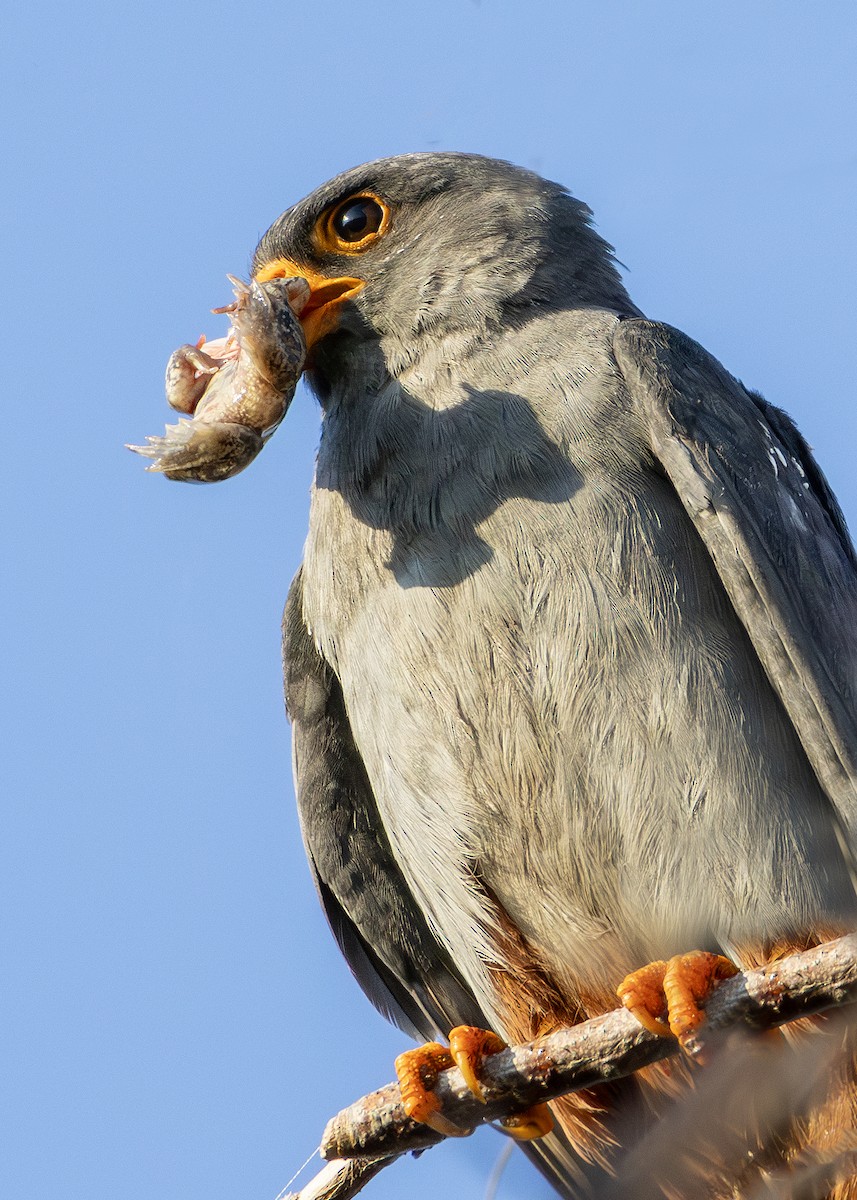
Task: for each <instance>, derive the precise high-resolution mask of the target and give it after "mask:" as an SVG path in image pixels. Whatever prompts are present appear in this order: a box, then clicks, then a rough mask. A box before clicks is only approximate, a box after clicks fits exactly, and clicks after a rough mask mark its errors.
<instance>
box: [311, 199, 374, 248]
mask: <svg viewBox="0 0 857 1200" xmlns="http://www.w3.org/2000/svg"><path fill="white" fill-rule="evenodd" d="M389 222H390V210H389V208H388V207H387V205H386V204H384V203H383V201H382V200H379V199H378V197H377V196H350V197H349V198H348V199H347V200H343V201H342V203H341V204H337V205H336V207H335V208H332V209H330V210H329V211H328V212H327V213H326V214H325V216H323V217H322V219H321V221H320V222H319V225H318V237H319V240H320V242H321V245H322V248H323V249H325V250H333V251H339V252H340V253H344V254H354V253H355V252H357V253H359V252H360V251H361V250H365V249H366V248H367V246H370V245H371V244H372V242H374V241H375V240H376V239H377V238H379V237H380V236H381V234H383V233H386V230H387V226H388V225H389Z"/></svg>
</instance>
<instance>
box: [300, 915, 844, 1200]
mask: <svg viewBox="0 0 857 1200" xmlns="http://www.w3.org/2000/svg"><path fill="white" fill-rule="evenodd" d="M853 1001H857V934H850V935H848V936H847V937H842V938H839V939H837V940H836V941H834V942H827V943H825V944H824V945H822V946H817V947H814V948H813V949H811V950H806V951H803V952H802V953H800V954H794V955H790V956H789V957H788V958H783V959H780V960H779V961H778V962H775V963H772V964H770V965H768V966H766V967H761V968H759V969H757V970H753V971H747V972H745V973H744V974H741V975H736V976H735V977H734V978H733V979H729V980H726V981H725V982H723V983H721V984H720V985H719V986H718V987H717V988H716V990H715V991H714V992H713V993H712V995H711V997H710V998H709V1001H708V1003H707V1005H706V1018H707V1020H706V1024H705V1027H704V1033H705V1038H706V1040H710V1039H711V1038H712V1037H713V1036H714V1035H716V1034H718V1033H724V1032H726V1031H727V1030H732V1029H736V1028H745V1029H746V1028H747V1027H748V1026H749V1027H751V1028H755V1029H769V1028H773V1027H775V1026H777V1025H782V1024H784V1023H785V1022H787V1021H793V1020H796V1019H797V1018H799V1017H807V1016H811V1015H813V1014H815V1013H819V1012H822V1011H823V1010H824V1009H828V1008H832V1007H836V1006H839V1005H843V1004H848V1003H851V1002H853ZM699 1048H700V1047H697V1049H699ZM678 1052H679V1048H678V1044H677V1042H675V1041H674V1040H673V1039H671V1038H660V1037H658V1036H657V1035H655V1034H653V1033H650V1032H649V1031H648V1030H646V1029H643V1028H642V1026H641V1025H640V1024H639V1023H638V1022H637V1021H636V1019H635V1018H634V1017H632V1016H631V1014H630V1013H629V1012H627V1011H626V1010H625V1009H621V1008H620V1009H616V1010H614V1011H613V1012H609V1013H606V1014H605V1015H604V1016H601V1017H596V1018H594V1019H593V1020H591V1021H585V1022H583V1023H582V1024H580V1025H575V1026H573V1027H572V1028H570V1029H563V1030H559V1031H558V1032H557V1033H554V1034H551V1035H550V1036H548V1037H545V1038H540V1039H538V1040H537V1041H535V1042H532V1043H528V1044H526V1045H522V1046H514V1047H510V1048H509V1049H508V1050H504V1051H502V1052H501V1053H499V1054H494V1055H492V1056H491V1057H489V1058H487V1059H486V1060H485V1063H484V1065H483V1069H482V1072H481V1079H482V1083H483V1088H484V1092H485V1099H486V1103H485V1104H482V1103H480V1101H479V1100H478V1099H477V1098H476V1097H475V1096H473V1094H472V1093H471V1092H470V1091H469V1089H468V1087H467V1085H466V1084H465V1082H464V1079H463V1077H462V1075H461V1072H460V1071H459V1070H458V1069H457V1068H456V1067H452V1068H450V1069H449V1070H448V1071H444V1072H443V1073H442V1074H441V1076H440V1078H439V1080H438V1084H437V1086H436V1088H435V1091H436V1093H437V1095H438V1097H439V1099H440V1100H441V1104H442V1111H443V1113H444V1116H446V1117H447V1118H448V1119H449V1120H451V1121H453V1122H455V1124H457V1125H460V1126H461V1127H462V1129H463V1130H468V1131H469V1130H471V1129H472V1128H474V1127H475V1126H476V1125H479V1124H483V1123H485V1122H487V1121H494V1120H497V1119H499V1118H500V1117H504V1116H508V1115H510V1114H511V1113H515V1112H518V1111H520V1110H522V1109H525V1108H528V1107H530V1105H533V1104H537V1103H540V1102H541V1101H543V1100H551V1099H553V1098H555V1097H556V1096H561V1095H564V1094H565V1093H567V1092H573V1091H577V1090H578V1089H580V1088H589V1087H592V1086H594V1085H596V1084H599V1083H606V1082H609V1081H611V1080H614V1079H618V1078H621V1077H622V1076H624V1075H630V1074H632V1073H633V1072H634V1071H636V1070H638V1069H639V1068H640V1067H643V1066H647V1065H648V1064H650V1063H654V1062H657V1061H659V1060H660V1059H663V1058H667V1057H669V1056H670V1055H673V1054H676V1053H678ZM440 1141H443V1138H442V1136H441V1135H440V1134H437V1133H435V1132H434V1131H433V1130H431V1129H428V1128H427V1127H426V1126H424V1125H419V1124H417V1123H416V1122H414V1121H412V1120H410V1118H409V1117H407V1116H406V1115H405V1111H404V1109H403V1108H402V1103H401V1096H400V1093H399V1088H398V1085H397V1084H388V1085H387V1087H384V1088H381V1090H380V1091H377V1092H373V1093H371V1094H370V1095H368V1096H364V1097H363V1098H362V1099H360V1100H358V1101H357V1102H356V1103H355V1104H352V1105H350V1106H349V1107H348V1108H346V1109H344V1110H343V1111H342V1112H340V1113H338V1114H337V1115H336V1116H335V1117H333V1118H332V1119H331V1120H330V1121H329V1122H328V1125H327V1128H326V1129H325V1131H324V1136H323V1138H322V1143H321V1153H322V1156H323V1157H324V1158H327V1159H329V1160H330V1159H335V1160H347V1161H345V1162H344V1163H340V1162H329V1163H328V1166H327V1167H326V1168H325V1169H324V1171H322V1172H321V1173H320V1175H319V1176H317V1178H316V1180H313V1181H312V1182H311V1183H310V1184H308V1185H307V1187H306V1188H304V1189H303V1191H301V1192H300V1193H297V1194H295V1195H293V1196H292V1197H288V1198H287V1200H350V1197H353V1196H355V1195H357V1193H358V1192H359V1191H360V1189H361V1188H362V1187H363V1185H364V1184H365V1183H366V1182H368V1180H369V1179H370V1178H371V1177H372V1176H373V1175H375V1174H377V1173H378V1171H379V1170H381V1169H382V1168H383V1167H384V1166H386V1165H388V1163H390V1162H392V1161H394V1159H395V1158H398V1157H399V1156H400V1155H401V1154H403V1153H405V1152H407V1151H412V1150H422V1149H425V1148H426V1147H428V1146H432V1145H435V1144H436V1143H438V1142H440ZM322 1176H324V1182H323V1184H322V1186H321V1187H318V1186H316V1185H317V1181H318V1180H321V1179H322ZM325 1188H326V1189H327V1190H324V1189H325Z"/></svg>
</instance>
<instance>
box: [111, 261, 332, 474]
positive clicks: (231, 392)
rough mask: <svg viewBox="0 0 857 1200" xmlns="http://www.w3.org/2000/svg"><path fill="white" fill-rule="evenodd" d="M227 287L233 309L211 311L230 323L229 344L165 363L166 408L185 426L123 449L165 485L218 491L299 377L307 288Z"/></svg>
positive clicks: (278, 416) (278, 414)
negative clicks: (141, 458)
mask: <svg viewBox="0 0 857 1200" xmlns="http://www.w3.org/2000/svg"><path fill="white" fill-rule="evenodd" d="M233 283H234V284H235V297H236V299H235V303H234V304H232V305H230V306H229V307H228V308H224V309H220V310H218V311H221V312H228V313H229V314H230V315H231V317H232V330H231V331H230V335H229V337H227V338H226V339H225V340H224V341H222V342H216V343H215V342H211V343H207V350H203V348H202V345H198V346H191V345H185V346H180V347H179V349H178V350H176V351H175V352H174V353H173V354H172V355H171V357H170V360H169V362H168V363H167V371H166V393H167V400H168V402H169V404H170V405H171V406H172V407H173V408H174V409H176V410H177V411H178V412H181V413H187V414H188V415H189V416H191V418H192V419H191V420H189V421H187V420H180V421H179V423H178V424H177V425H168V426H167V429H166V433H165V435H164V437H150V438H147V439H146V440H147V442H148V443H149V445H148V446H130V447H129V449H131V450H134V451H136V452H137V453H138V454H143V455H145V456H146V457H148V458H153V459H154V460H155V461H154V462H153V463H152V465H151V466H150V467H149V468H148V469H149V470H150V471H160V472H161V473H162V474H164V475H166V477H167V479H175V480H181V481H183V482H193V483H217V482H219V481H220V480H222V479H228V478H230V476H232V475H237V474H238V472H239V471H243V470H244V468H245V467H246V466H248V465H249V464H250V463H251V462H252V461H253V459H254V458H255V457H256V455H257V454H258V453H259V451H260V450H261V449H262V447H263V446H264V444H265V442H266V441H267V439H268V438H269V437H270V436H271V434H272V433H273V432H274V430H275V429H276V428H277V426H278V425H279V423H280V422H281V421H282V419H283V417H284V416H285V414H286V410H287V409H288V407H289V404H290V402H291V399H292V396H293V395H294V391H295V387H296V386H297V382H298V379H299V378H300V375H301V372H302V370H303V366H304V360H305V358H306V342H305V339H304V335H303V330H302V329H301V325H300V322H299V321H298V316H299V314H300V312H301V311H302V309H303V307H304V305H305V304H306V302H307V299H308V298H309V286H308V284H307V283H306V281H305V280H303V279H273V280H270V281H269V282H267V283H258V282H256V281H255V280H254V281H253V282H252V283H251V284H250V285H249V287H248V286H247V285H246V284H244V283H241V281H240V280H236V279H233Z"/></svg>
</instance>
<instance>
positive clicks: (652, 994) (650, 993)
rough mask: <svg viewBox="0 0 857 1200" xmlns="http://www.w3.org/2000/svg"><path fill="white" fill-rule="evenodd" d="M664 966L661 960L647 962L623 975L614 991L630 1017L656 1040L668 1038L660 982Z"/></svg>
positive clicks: (665, 1010) (665, 1007)
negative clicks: (655, 1036) (631, 1015)
mask: <svg viewBox="0 0 857 1200" xmlns="http://www.w3.org/2000/svg"><path fill="white" fill-rule="evenodd" d="M666 971H667V964H666V963H665V962H663V961H662V960H661V959H658V960H657V962H650V963H648V964H647V965H646V966H645V967H640V969H639V970H638V971H632V972H631V974H630V975H626V976H625V978H624V979H623V980H622V982H621V983H620V984H619V986H618V987H617V988H616V995H617V996H618V997H619V999H620V1000H621V1001H622V1004H623V1005H624V1006H625V1008H627V1010H628V1012H629V1013H632V1014H633V1015H634V1016H635V1017H636V1018H637V1020H638V1021H639V1022H640V1024H641V1025H642V1026H643V1028H644V1029H648V1031H649V1033H656V1034H657V1035H658V1037H669V1036H670V1027H669V1024H668V1022H667V1021H665V1020H664V1017H666V1015H667V1001H666V996H665V995H664V978H665V976H666Z"/></svg>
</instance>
